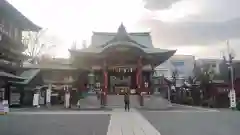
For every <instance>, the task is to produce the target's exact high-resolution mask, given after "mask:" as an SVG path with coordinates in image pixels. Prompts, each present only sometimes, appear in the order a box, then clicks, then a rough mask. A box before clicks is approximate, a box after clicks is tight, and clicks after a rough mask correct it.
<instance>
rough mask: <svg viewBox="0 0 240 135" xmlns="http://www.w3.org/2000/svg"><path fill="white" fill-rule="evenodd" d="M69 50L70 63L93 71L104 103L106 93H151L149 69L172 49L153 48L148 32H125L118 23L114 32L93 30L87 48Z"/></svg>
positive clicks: (171, 52)
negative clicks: (90, 41)
mask: <svg viewBox="0 0 240 135" xmlns="http://www.w3.org/2000/svg"><path fill="white" fill-rule="evenodd" d="M70 53H71V57H72V62H73V66H75V67H76V68H78V69H85V70H88V71H90V72H92V73H93V74H94V75H95V79H94V80H95V81H96V82H97V83H100V87H101V93H102V94H103V96H102V97H103V103H104V104H106V98H107V95H108V94H121V93H124V92H126V91H131V93H134V94H137V95H139V96H142V94H141V93H142V92H146V93H152V89H151V80H150V78H151V76H152V72H153V69H154V68H155V67H156V66H158V65H159V64H161V63H163V62H164V61H166V60H167V59H168V58H170V57H171V56H172V55H173V54H174V53H175V50H164V49H158V48H154V47H153V45H152V41H151V36H150V33H147V32H146V33H127V31H126V29H125V27H124V26H123V24H121V25H120V27H119V28H118V31H117V33H108V32H94V33H93V36H92V44H91V45H90V46H89V47H88V48H84V49H81V50H70ZM79 81H81V80H79Z"/></svg>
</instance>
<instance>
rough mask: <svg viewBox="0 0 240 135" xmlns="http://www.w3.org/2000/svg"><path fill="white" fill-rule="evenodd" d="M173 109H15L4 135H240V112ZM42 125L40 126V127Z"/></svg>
mask: <svg viewBox="0 0 240 135" xmlns="http://www.w3.org/2000/svg"><path fill="white" fill-rule="evenodd" d="M173 106H174V109H172V110H160V111H157V110H155V111H148V110H147V111H146V110H137V109H131V111H130V112H125V111H124V109H123V108H115V109H113V110H112V111H76V110H72V111H70V110H68V111H66V110H58V111H46V110H45V111H15V112H11V113H10V114H9V115H6V116H0V134H1V135H5V134H6V135H31V134H34V135H35V134H36V135H42V134H44V135H45V134H51V135H54V134H58V135H62V134H64V135H65V134H69V135H79V134H81V135H133V134H134V135H160V133H161V135H202V134H206V135H226V134H228V135H239V133H240V129H239V125H240V118H239V115H240V112H232V111H217V110H213V109H206V108H200V107H189V106H183V105H176V106H175V105H173ZM37 128H39V129H37Z"/></svg>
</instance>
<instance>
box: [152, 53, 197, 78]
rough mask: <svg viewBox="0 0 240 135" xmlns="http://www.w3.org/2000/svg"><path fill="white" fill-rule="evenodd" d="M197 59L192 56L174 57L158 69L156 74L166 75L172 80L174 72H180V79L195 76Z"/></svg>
mask: <svg viewBox="0 0 240 135" xmlns="http://www.w3.org/2000/svg"><path fill="white" fill-rule="evenodd" d="M194 63H195V57H194V56H192V55H174V56H172V57H171V58H170V59H169V60H167V61H166V62H164V63H163V64H161V65H159V66H158V67H156V69H155V70H156V74H157V75H158V74H161V73H164V76H165V77H168V78H171V77H172V72H173V71H174V70H177V71H178V74H179V78H188V77H189V76H192V75H193V69H194Z"/></svg>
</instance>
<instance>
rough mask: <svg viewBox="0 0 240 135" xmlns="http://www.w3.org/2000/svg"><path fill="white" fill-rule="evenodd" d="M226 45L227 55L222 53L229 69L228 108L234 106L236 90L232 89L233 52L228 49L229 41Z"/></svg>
mask: <svg viewBox="0 0 240 135" xmlns="http://www.w3.org/2000/svg"><path fill="white" fill-rule="evenodd" d="M226 45H227V57H226V56H225V55H223V60H224V62H225V63H226V64H227V65H228V69H229V70H230V81H231V89H230V91H229V98H230V108H232V109H234V108H236V92H235V89H234V70H233V59H234V56H233V55H234V54H233V52H232V51H231V50H230V45H229V41H228V40H227V41H226Z"/></svg>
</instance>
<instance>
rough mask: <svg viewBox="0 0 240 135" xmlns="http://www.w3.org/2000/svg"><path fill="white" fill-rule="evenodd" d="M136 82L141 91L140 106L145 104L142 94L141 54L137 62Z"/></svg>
mask: <svg viewBox="0 0 240 135" xmlns="http://www.w3.org/2000/svg"><path fill="white" fill-rule="evenodd" d="M136 83H137V91H138V93H139V103H140V106H143V105H144V100H143V95H142V57H141V56H140V57H139V59H138V63H137V73H136Z"/></svg>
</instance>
